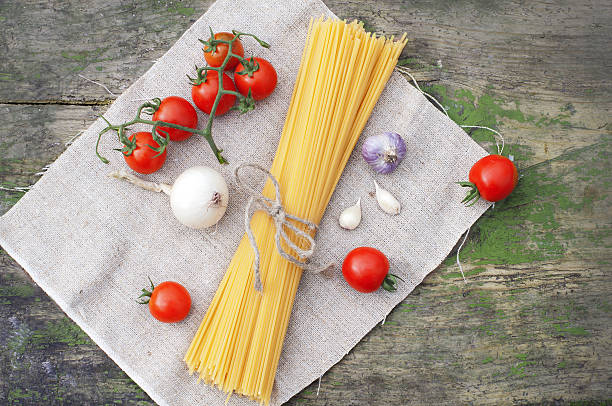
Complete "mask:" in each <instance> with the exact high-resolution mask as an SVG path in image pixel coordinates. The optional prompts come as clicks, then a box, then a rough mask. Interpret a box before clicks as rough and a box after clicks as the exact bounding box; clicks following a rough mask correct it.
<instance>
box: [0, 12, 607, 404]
mask: <svg viewBox="0 0 612 406" xmlns="http://www.w3.org/2000/svg"><path fill="white" fill-rule="evenodd" d="M210 3H211V2H210V1H204V2H196V1H183V2H179V1H159V0H133V1H121V0H112V1H108V2H105V3H104V4H103V3H101V2H94V1H90V0H84V1H54V0H38V1H35V0H22V1H4V2H1V3H0V22H2V24H3V30H2V31H0V47H1V51H2V53H3V59H2V60H0V117H1V118H2V120H3V124H4V125H3V126H2V128H1V129H0V187H2V188H4V189H15V188H19V187H25V186H28V185H30V184H32V183H34V182H36V180H37V179H38V176H37V175H36V174H37V173H38V172H40V170H41V169H42V168H43V167H44V166H45V165H48V164H50V163H52V162H53V161H54V160H55V159H56V157H57V156H58V155H59V154H60V153H61V152H62V151H63V150H64V149H65V148H66V145H65V144H66V143H67V142H69V141H70V140H71V139H72V138H73V137H74V136H75V135H77V134H78V133H79V131H81V130H83V129H85V128H87V127H88V126H89V124H90V123H91V122H93V120H94V119H95V117H96V115H97V114H100V113H102V112H103V111H104V110H105V109H106V105H107V104H108V103H109V102H111V101H112V100H113V99H114V96H112V95H111V94H109V93H108V92H107V91H106V90H104V89H103V88H102V87H100V86H98V85H96V84H93V83H90V82H88V81H87V80H85V79H83V78H82V77H80V76H78V75H79V74H80V75H83V76H85V77H87V78H89V79H92V80H95V81H98V82H100V83H103V84H104V85H106V86H107V87H108V88H109V89H110V90H111V92H113V93H114V94H119V93H121V92H122V91H123V90H124V89H126V88H127V87H128V86H129V85H130V84H131V83H133V82H134V80H136V79H137V78H138V77H139V76H140V75H142V74H143V73H144V72H145V71H146V70H147V69H148V68H149V67H150V66H151V65H152V64H153V63H154V61H155V59H157V58H158V57H159V56H161V55H162V54H163V53H164V52H165V51H166V50H167V49H168V48H169V47H170V46H171V45H172V44H173V43H174V41H176V39H178V37H179V36H180V35H181V34H182V33H183V31H185V30H186V29H187V28H188V27H189V26H190V25H191V23H192V22H193V21H195V19H196V18H197V17H199V16H200V15H201V14H202V13H203V12H204V11H205V10H206V9H207V7H208V5H209V4H210ZM326 4H327V5H328V6H329V7H330V8H331V9H332V10H333V11H334V12H335V13H336V14H338V15H339V16H341V17H343V18H358V19H361V20H363V21H364V22H365V25H366V27H367V28H368V29H370V30H373V31H377V32H384V33H387V34H398V33H401V32H403V31H407V32H408V33H409V36H410V38H411V41H410V42H409V44H408V46H407V47H406V49H405V51H404V54H403V55H402V60H401V63H402V64H403V65H404V66H408V67H410V68H411V69H412V70H413V71H414V72H416V77H417V79H418V80H419V81H423V82H422V84H424V85H425V86H424V88H425V89H426V90H427V91H428V92H429V93H431V94H433V95H435V96H436V97H437V98H438V100H440V102H441V103H442V104H443V105H444V106H445V108H446V109H447V111H448V112H449V114H450V115H451V117H452V118H453V119H454V120H455V121H457V122H460V123H462V124H472V125H486V126H490V127H495V128H498V129H500V130H501V131H502V132H503V134H504V136H505V138H506V152H507V153H508V154H510V155H513V157H514V158H515V160H516V163H517V166H518V167H519V170H520V173H521V180H520V183H519V186H518V187H517V189H516V191H515V193H514V194H513V195H512V196H511V197H510V198H509V199H507V200H506V201H505V202H503V203H500V204H497V205H496V206H495V208H494V209H492V210H490V211H488V212H487V213H486V214H485V215H484V216H483V217H482V218H481V219H480V220H479V221H478V222H477V224H476V225H475V226H474V227H473V229H472V232H471V233H470V237H469V239H468V241H467V243H466V246H465V248H464V249H463V251H462V254H461V259H462V262H463V264H464V267H465V270H466V276H467V279H468V283H467V284H465V283H463V281H462V279H461V276H460V274H459V273H458V269H457V267H456V265H455V264H454V256H453V254H454V253H451V256H449V258H448V260H447V261H445V263H444V264H442V265H441V266H440V267H439V269H437V270H436V271H435V272H433V273H432V274H431V275H430V276H429V277H428V278H427V279H426V280H425V281H424V283H423V284H422V285H421V286H419V287H418V288H417V289H416V290H415V291H414V292H413V293H412V294H411V295H410V296H408V297H407V298H406V300H404V301H403V302H402V304H401V305H400V306H398V307H397V308H396V309H395V310H394V311H393V312H392V313H391V314H390V315H389V317H388V318H387V320H386V323H385V324H384V325H382V326H379V327H377V328H375V329H374V330H373V331H372V332H371V333H370V334H368V335H367V336H366V337H365V338H364V340H362V341H361V342H360V343H359V344H358V345H357V346H356V347H355V348H354V349H353V350H352V351H351V352H350V353H349V354H348V355H347V356H346V357H345V358H344V359H343V360H342V361H341V362H340V363H339V364H337V365H336V366H334V367H333V368H332V369H331V370H330V371H329V372H327V373H326V374H325V375H324V376H323V377H322V379H321V388H320V391H319V395H318V396H317V394H316V392H317V382H313V384H311V385H310V386H309V387H308V388H306V389H305V390H304V391H302V392H301V393H300V394H298V395H296V396H295V397H294V398H293V399H292V400H291V401H290V402H289V403H288V404H289V405H304V404H306V405H360V406H361V405H389V404H398V405H399V404H402V405H403V404H406V405H408V404H424V403H428V404H447V405H454V404H486V405H488V404H511V403H514V404H525V403H545V404H566V403H567V404H569V403H571V402H573V401H582V402H584V403H581V404H600V403H599V402H603V403H606V404H610V403H612V401H611V400H610V399H612V385H611V384H610V382H611V380H612V367H611V365H612V324H611V323H610V322H611V313H612V301H611V299H610V297H609V292H610V291H611V288H612V272H611V268H612V218H611V214H610V213H611V208H612V179H611V178H610V173H612V163H611V160H610V158H609V157H610V154H612V124H611V123H610V121H609V120H610V117H611V113H612V97H611V90H612V78H611V75H610V71H611V68H612V57H611V55H612V45H611V41H610V38H611V37H612V27H611V23H610V20H611V19H610V15H612V3H610V2H608V1H605V0H596V1H587V0H579V1H573V2H570V1H555V2H550V1H543V0H538V1H503V2H495V1H487V0H460V1H455V2H446V1H442V0H414V1H392V0H379V1H376V2H370V1H366V0H349V1H333V0H326ZM272 42H273V41H272ZM296 63H297V62H296ZM424 82H427V83H424ZM471 135H472V136H473V137H474V139H476V140H477V141H479V142H481V143H482V144H483V145H485V146H487V147H488V148H491V149H492V150H494V143H493V142H492V139H491V136H490V135H489V134H487V133H486V132H484V131H480V130H476V131H471ZM22 195H23V193H22V192H18V191H11V190H1V189H0V213H4V212H6V211H7V210H8V209H9V208H10V206H12V205H13V204H14V203H15V202H16V201H17V200H18V199H19V197H20V196H22ZM0 270H1V271H0V404H28V405H29V404H95V405H98V404H100V405H101V404H116V403H119V404H130V405H134V404H135V405H140V404H142V405H148V404H153V402H152V401H151V400H150V399H149V398H148V396H147V395H146V394H145V393H144V392H143V391H142V390H141V389H140V388H138V386H137V385H135V384H134V383H133V382H132V381H131V380H130V379H129V378H128V377H127V376H126V375H125V374H124V373H123V372H122V371H121V370H120V369H119V368H118V367H117V366H116V365H115V364H114V363H113V362H112V361H111V360H110V359H109V358H108V357H107V356H106V355H105V354H104V353H103V352H102V351H101V350H100V349H99V348H98V347H97V346H96V345H95V344H94V343H93V342H91V340H90V339H89V338H88V337H87V336H86V335H85V334H84V333H83V332H82V331H81V330H80V329H79V328H78V327H77V326H76V325H75V324H74V323H73V322H72V321H70V320H69V319H68V318H66V316H65V315H64V314H63V313H62V312H61V311H60V310H59V309H58V308H57V306H56V305H55V304H54V303H53V302H52V301H51V300H50V299H49V298H48V297H47V296H46V295H45V294H44V292H42V290H40V289H39V288H38V287H37V286H36V285H35V284H34V283H33V282H32V281H31V280H30V279H29V278H28V277H27V276H26V275H25V274H24V272H23V270H22V269H21V268H20V267H19V266H18V265H17V264H16V263H15V262H14V261H13V260H12V259H11V258H10V257H9V256H8V255H7V254H6V253H5V252H4V251H2V250H0Z"/></svg>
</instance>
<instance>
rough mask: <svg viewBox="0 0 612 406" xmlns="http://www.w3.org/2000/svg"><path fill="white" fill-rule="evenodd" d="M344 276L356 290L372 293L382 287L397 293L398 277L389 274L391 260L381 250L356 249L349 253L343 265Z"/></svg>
mask: <svg viewBox="0 0 612 406" xmlns="http://www.w3.org/2000/svg"><path fill="white" fill-rule="evenodd" d="M342 275H343V276H344V279H345V280H346V282H347V283H348V284H349V285H350V286H351V287H352V288H353V289H355V290H358V291H359V292H363V293H370V292H374V291H375V290H377V289H378V288H379V287H380V286H381V285H382V286H383V288H384V289H385V290H388V291H390V292H392V291H395V290H396V289H397V287H396V286H395V285H396V283H397V280H396V279H401V278H399V277H398V276H397V275H393V274H390V273H389V260H388V259H387V257H386V256H385V254H383V253H382V252H380V251H379V250H377V249H376V248H372V247H359V248H355V249H354V250H352V251H351V252H349V253H348V255H347V256H346V258H344V262H343V263H342Z"/></svg>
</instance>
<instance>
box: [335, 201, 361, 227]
mask: <svg viewBox="0 0 612 406" xmlns="http://www.w3.org/2000/svg"><path fill="white" fill-rule="evenodd" d="M338 223H340V227H342V228H344V229H347V230H354V229H356V228H357V226H358V225H359V223H361V198H359V200H357V203H356V204H354V205H353V206H350V207H347V208H346V209H344V210H342V213H340V217H339V218H338Z"/></svg>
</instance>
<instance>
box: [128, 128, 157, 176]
mask: <svg viewBox="0 0 612 406" xmlns="http://www.w3.org/2000/svg"><path fill="white" fill-rule="evenodd" d="M134 137H136V148H135V149H134V150H133V151H132V153H131V154H130V155H129V156H126V155H125V154H124V155H123V158H124V159H125V162H127V164H128V166H129V167H130V168H132V169H133V170H134V171H136V172H138V173H142V174H149V173H153V172H155V171H156V170H158V169H159V168H161V167H162V166H163V165H164V162H166V152H167V150H166V149H164V152H162V153H161V154H159V152H157V151H153V150H152V149H151V148H149V145H150V146H152V147H155V148H158V147H159V144H158V143H157V141H155V140H154V139H153V136H152V135H151V133H149V132H144V131H141V132H137V133H134V134H132V135H130V137H129V139H130V141H134ZM158 154H159V155H158ZM156 155H158V156H156Z"/></svg>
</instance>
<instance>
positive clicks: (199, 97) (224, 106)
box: [191, 71, 236, 116]
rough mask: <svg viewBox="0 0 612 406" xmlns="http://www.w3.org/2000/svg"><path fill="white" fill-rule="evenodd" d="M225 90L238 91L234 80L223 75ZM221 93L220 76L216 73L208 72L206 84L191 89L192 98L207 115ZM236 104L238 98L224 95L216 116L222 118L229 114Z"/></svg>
mask: <svg viewBox="0 0 612 406" xmlns="http://www.w3.org/2000/svg"><path fill="white" fill-rule="evenodd" d="M223 89H225V90H233V91H236V86H234V82H232V79H231V78H230V77H229V76H228V75H227V74H226V73H224V74H223ZM218 92H219V74H218V73H217V72H215V71H208V73H207V75H206V82H204V83H201V84H199V85H194V86H193V87H192V88H191V98H192V99H193V102H194V103H195V105H196V106H197V107H198V108H199V109H200V110H202V111H203V112H204V113H206V114H210V112H211V111H212V108H213V104H215V98H216V97H217V93H218ZM235 102H236V96H235V95H233V94H224V95H223V96H222V97H221V100H220V101H219V105H218V106H217V111H215V116H220V115H222V114H225V113H227V112H228V110H229V109H231V108H232V106H233V105H234V103H235Z"/></svg>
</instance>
